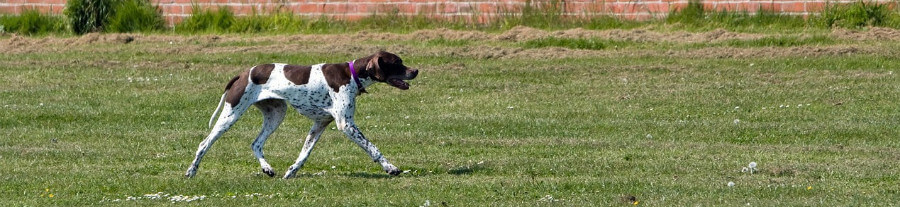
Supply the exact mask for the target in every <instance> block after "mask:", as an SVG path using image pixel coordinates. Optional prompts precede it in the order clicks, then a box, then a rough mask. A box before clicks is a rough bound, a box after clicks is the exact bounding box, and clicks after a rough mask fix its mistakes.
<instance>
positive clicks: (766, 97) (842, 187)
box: [0, 28, 900, 206]
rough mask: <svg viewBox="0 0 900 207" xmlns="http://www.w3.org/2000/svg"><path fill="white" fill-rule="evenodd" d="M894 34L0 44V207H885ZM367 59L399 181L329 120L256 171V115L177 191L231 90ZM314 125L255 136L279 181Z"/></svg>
mask: <svg viewBox="0 0 900 207" xmlns="http://www.w3.org/2000/svg"><path fill="white" fill-rule="evenodd" d="M885 34H888V35H885ZM890 34H900V32H898V31H897V30H892V29H878V28H871V29H864V30H861V31H855V30H854V31H847V30H840V29H836V30H835V31H814V32H810V33H808V34H807V33H799V34H777V33H770V34H747V33H733V32H727V31H722V30H716V31H708V32H697V33H690V32H678V31H661V32H658V31H653V30H649V31H648V30H642V29H632V30H611V31H586V30H579V29H574V30H566V31H557V32H544V31H538V30H534V29H529V28H514V29H512V30H510V31H506V32H501V33H483V32H465V31H451V30H440V29H438V30H427V31H419V32H413V33H408V34H386V33H367V32H359V33H353V34H328V35H283V36H271V35H263V36H256V35H221V36H214V35H198V36H178V35H159V34H155V35H130V34H105V35H98V34H88V35H85V36H81V37H20V36H10V35H4V36H0V54H2V55H0V136H2V139H0V166H2V167H0V182H2V184H0V194H2V195H3V196H2V197H3V199H2V200H0V205H2V206H72V205H116V206H120V205H166V204H171V203H178V204H185V203H186V204H192V205H202V206H231V205H244V206H245V205H278V206H297V205H300V206H323V205H324V206H423V205H432V206H543V205H563V206H604V205H623V206H624V205H639V206H640V205H652V206H687V205H692V206H693V205H714V206H723V205H726V206H737V205H740V206H745V205H751V206H784V205H790V206H796V205H813V206H822V205H825V206H858V205H862V206H889V205H896V204H897V203H898V202H900V199H898V198H900V189H898V187H897V186H898V185H900V181H898V178H900V175H898V173H897V172H900V165H898V164H897V163H898V161H900V139H898V138H900V130H898V128H897V126H900V104H898V102H897V101H898V100H900V79H898V75H897V73H900V61H898V59H897V57H898V55H900V49H898V48H900V39H897V38H896V37H895V36H893V35H890ZM379 49H385V50H387V51H389V52H394V53H397V54H398V55H400V56H401V57H402V58H404V62H405V63H406V65H408V66H412V67H415V68H418V69H420V74H419V77H418V78H417V79H415V80H413V81H411V82H410V83H411V85H412V87H411V89H409V90H406V91H401V90H397V89H395V88H392V87H390V86H387V85H384V84H382V85H376V86H373V87H371V88H369V89H367V90H368V91H369V93H368V94H364V95H362V96H360V97H359V98H358V109H357V112H356V117H357V118H356V121H357V124H358V125H359V126H360V129H361V130H362V131H363V133H365V134H366V136H367V137H369V139H370V140H372V141H373V143H375V144H376V145H377V146H378V147H379V148H380V149H381V151H382V152H384V154H385V156H386V157H387V158H388V159H390V160H391V161H392V162H393V163H394V164H395V165H397V166H398V167H400V168H401V169H402V170H408V172H406V173H403V174H401V175H400V176H398V177H391V176H389V175H387V174H386V173H384V172H381V170H380V166H379V165H377V164H376V163H372V162H371V160H370V159H369V158H368V156H367V155H366V154H365V153H363V151H362V150H361V149H360V148H359V147H357V146H356V145H355V144H354V143H353V142H351V141H350V140H348V139H347V138H346V137H345V136H343V134H341V133H340V132H339V131H337V130H335V129H333V128H334V126H333V125H332V126H330V127H329V129H328V130H326V132H325V133H324V134H323V135H322V139H321V141H320V142H319V144H317V145H316V149H315V150H314V151H313V153H312V155H311V156H310V159H309V160H308V161H307V164H306V165H305V166H304V168H303V169H301V170H300V172H299V175H298V177H297V178H294V179H289V180H282V179H280V178H270V177H268V176H266V175H265V174H262V173H261V172H260V170H259V164H258V163H257V161H256V160H255V158H254V157H253V154H252V151H251V150H250V144H251V142H252V141H253V138H254V137H255V136H256V135H257V133H259V130H260V127H259V126H260V124H261V115H260V113H259V112H258V110H256V109H251V110H250V111H249V112H248V113H247V114H246V115H245V116H244V117H243V118H242V119H241V121H239V122H238V123H237V124H236V125H235V126H234V127H233V128H232V129H231V130H230V131H229V132H228V133H226V134H225V136H224V137H222V138H221V139H219V141H217V142H216V143H215V145H214V146H213V147H212V149H211V151H210V152H209V153H208V154H207V155H206V157H205V159H204V160H203V163H202V164H201V167H200V170H199V172H198V174H197V176H196V177H194V178H192V179H186V178H184V177H183V174H184V171H185V170H186V169H187V167H188V165H189V164H190V162H191V159H193V154H194V152H195V150H196V149H197V145H198V144H199V143H200V141H201V140H202V139H203V137H205V136H206V134H207V133H209V131H208V130H209V129H208V128H207V126H206V125H207V121H208V118H209V116H210V114H211V113H212V111H213V110H214V109H215V105H216V103H217V102H218V100H219V97H220V95H221V93H222V90H223V89H224V87H225V84H226V83H227V81H228V80H229V79H230V78H231V77H232V76H234V75H236V74H238V73H240V72H241V71H243V70H246V69H247V68H249V67H251V66H253V65H256V64H261V63H270V62H282V63H292V64H307V65H309V64H315V63H322V62H329V63H337V62H344V61H348V60H351V59H352V58H357V57H362V56H366V55H368V54H371V53H372V52H375V51H377V50H379ZM310 126H311V122H310V121H309V120H307V119H306V118H304V117H302V116H300V115H298V114H297V113H295V112H290V114H289V115H288V116H287V118H286V119H285V122H284V124H282V125H281V127H280V129H279V130H278V131H276V132H275V134H274V135H272V137H271V138H270V139H269V141H268V143H267V145H266V147H265V148H264V150H265V153H266V157H267V159H268V161H269V162H270V163H271V164H272V166H273V167H274V168H275V169H276V172H277V173H278V176H276V177H280V175H283V173H284V171H285V170H286V169H287V167H288V166H289V165H290V164H291V163H293V161H294V159H296V157H297V155H298V154H299V152H300V148H301V145H302V141H303V139H304V138H305V136H306V133H307V130H308V129H309V127H310ZM750 162H755V163H757V167H756V169H754V170H753V172H752V173H751V172H749V171H748V172H742V168H743V167H747V166H748V164H749V163H750ZM748 170H749V169H748ZM729 182H732V183H734V185H733V186H729V184H728V183H729Z"/></svg>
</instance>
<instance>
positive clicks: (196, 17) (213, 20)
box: [175, 5, 235, 33]
mask: <svg viewBox="0 0 900 207" xmlns="http://www.w3.org/2000/svg"><path fill="white" fill-rule="evenodd" d="M234 21H235V18H234V13H232V12H231V10H229V9H228V7H219V9H217V10H215V11H213V10H210V9H203V8H201V7H200V6H197V5H194V6H193V10H192V12H191V17H188V18H187V19H185V20H184V21H183V22H181V24H178V25H177V26H175V31H179V32H187V33H197V32H214V33H223V32H227V31H228V29H229V28H230V27H231V25H232V24H233V23H234Z"/></svg>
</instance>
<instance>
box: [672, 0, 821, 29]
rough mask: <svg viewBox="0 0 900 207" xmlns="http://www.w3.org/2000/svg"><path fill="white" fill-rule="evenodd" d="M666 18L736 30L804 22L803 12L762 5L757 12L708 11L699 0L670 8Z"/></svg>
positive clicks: (697, 26) (787, 26)
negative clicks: (777, 10)
mask: <svg viewBox="0 0 900 207" xmlns="http://www.w3.org/2000/svg"><path fill="white" fill-rule="evenodd" d="M665 22H666V23H667V24H678V25H681V26H682V27H681V28H684V29H687V30H692V29H700V30H704V29H714V28H725V29H731V30H736V31H743V30H751V31H760V30H762V31H771V30H776V31H781V30H784V29H797V28H804V27H806V26H807V21H806V20H805V19H804V18H803V17H802V16H791V15H785V14H781V13H778V12H774V11H770V10H765V9H762V8H759V9H758V10H757V12H756V13H751V12H747V11H728V10H718V11H709V10H707V9H705V8H704V7H703V3H702V2H701V1H699V0H691V1H689V2H688V4H687V6H685V7H684V8H680V9H674V10H672V11H671V12H669V15H668V16H667V17H666V19H665Z"/></svg>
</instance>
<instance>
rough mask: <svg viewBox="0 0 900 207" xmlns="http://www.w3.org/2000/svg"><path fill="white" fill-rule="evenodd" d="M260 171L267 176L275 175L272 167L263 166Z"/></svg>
mask: <svg viewBox="0 0 900 207" xmlns="http://www.w3.org/2000/svg"><path fill="white" fill-rule="evenodd" d="M262 172H263V173H265V174H266V175H268V176H269V177H275V171H274V170H272V168H263V169H262Z"/></svg>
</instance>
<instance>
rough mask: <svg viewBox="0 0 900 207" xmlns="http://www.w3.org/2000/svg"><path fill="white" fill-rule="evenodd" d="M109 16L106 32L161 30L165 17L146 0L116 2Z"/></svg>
mask: <svg viewBox="0 0 900 207" xmlns="http://www.w3.org/2000/svg"><path fill="white" fill-rule="evenodd" d="M114 8H115V9H114V10H113V12H112V14H111V15H110V17H109V25H106V26H105V28H104V29H105V30H106V31H107V32H117V33H126V32H156V31H160V30H163V28H164V26H163V25H165V19H163V17H162V14H160V11H159V9H158V8H157V7H156V6H153V5H152V3H150V1H148V0H125V1H119V2H117V3H116V5H115V7H114Z"/></svg>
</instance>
